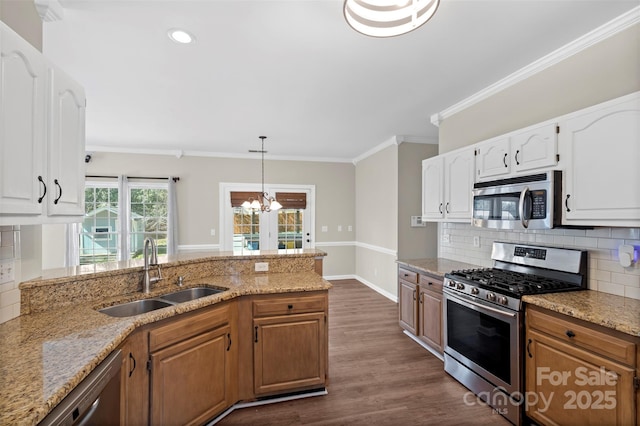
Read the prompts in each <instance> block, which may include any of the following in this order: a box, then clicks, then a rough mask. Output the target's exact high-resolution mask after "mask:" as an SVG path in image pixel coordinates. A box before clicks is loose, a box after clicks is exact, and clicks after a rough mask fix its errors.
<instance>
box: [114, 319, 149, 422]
mask: <svg viewBox="0 0 640 426" xmlns="http://www.w3.org/2000/svg"><path fill="white" fill-rule="evenodd" d="M147 342H148V339H147V334H146V332H145V331H144V330H137V331H135V332H134V333H133V334H131V335H130V336H129V337H128V338H127V340H126V341H125V342H124V343H123V344H122V345H121V347H120V348H121V349H122V364H123V365H122V378H121V385H122V390H121V395H122V398H121V400H120V406H121V407H122V417H123V418H122V422H121V423H122V424H124V425H146V424H148V423H149V371H148V370H147V359H148V357H149V349H148V344H147Z"/></svg>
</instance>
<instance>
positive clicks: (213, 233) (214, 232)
mask: <svg viewBox="0 0 640 426" xmlns="http://www.w3.org/2000/svg"><path fill="white" fill-rule="evenodd" d="M211 236H212V237H215V236H216V230H215V229H214V228H211Z"/></svg>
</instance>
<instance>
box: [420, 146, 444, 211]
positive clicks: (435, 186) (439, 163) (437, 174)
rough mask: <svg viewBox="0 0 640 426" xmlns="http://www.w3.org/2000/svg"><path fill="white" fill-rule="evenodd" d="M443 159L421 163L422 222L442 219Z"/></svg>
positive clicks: (431, 159) (441, 157) (435, 158)
mask: <svg viewBox="0 0 640 426" xmlns="http://www.w3.org/2000/svg"><path fill="white" fill-rule="evenodd" d="M443 180H444V158H443V156H437V157H432V158H428V159H426V160H423V161H422V220H423V221H428V220H431V221H433V220H437V219H442V218H443V217H444V181H443Z"/></svg>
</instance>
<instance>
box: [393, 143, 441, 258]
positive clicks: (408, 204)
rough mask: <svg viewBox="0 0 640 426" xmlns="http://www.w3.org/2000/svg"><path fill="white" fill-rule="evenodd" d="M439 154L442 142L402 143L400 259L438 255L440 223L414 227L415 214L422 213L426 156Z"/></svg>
mask: <svg viewBox="0 0 640 426" xmlns="http://www.w3.org/2000/svg"><path fill="white" fill-rule="evenodd" d="M437 154H438V145H428V144H417V143H402V144H400V145H399V146H398V165H399V167H398V258H399V259H419V258H425V257H436V256H437V236H438V226H437V224H436V223H433V222H432V223H427V226H425V227H424V228H412V227H411V216H420V215H422V160H424V159H425V158H429V157H433V156H435V155H437Z"/></svg>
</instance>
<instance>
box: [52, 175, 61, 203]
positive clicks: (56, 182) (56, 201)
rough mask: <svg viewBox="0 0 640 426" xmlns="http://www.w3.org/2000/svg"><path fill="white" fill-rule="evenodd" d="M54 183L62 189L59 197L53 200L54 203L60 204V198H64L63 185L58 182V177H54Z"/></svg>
mask: <svg viewBox="0 0 640 426" xmlns="http://www.w3.org/2000/svg"><path fill="white" fill-rule="evenodd" d="M53 183H55V184H56V186H57V187H58V189H59V190H60V195H58V198H56V199H55V200H53V204H58V201H60V198H62V187H61V186H60V184H59V183H58V179H54V180H53Z"/></svg>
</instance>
